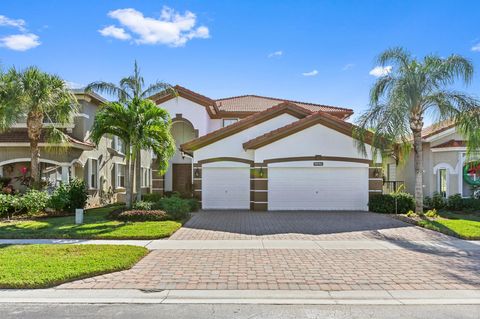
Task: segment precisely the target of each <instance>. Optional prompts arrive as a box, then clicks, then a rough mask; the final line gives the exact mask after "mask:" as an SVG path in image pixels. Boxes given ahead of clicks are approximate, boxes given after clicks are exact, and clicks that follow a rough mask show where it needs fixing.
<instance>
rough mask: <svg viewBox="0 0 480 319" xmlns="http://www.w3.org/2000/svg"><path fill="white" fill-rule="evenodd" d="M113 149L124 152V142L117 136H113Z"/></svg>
mask: <svg viewBox="0 0 480 319" xmlns="http://www.w3.org/2000/svg"><path fill="white" fill-rule="evenodd" d="M113 149H114V150H115V151H117V152H118V153H121V154H125V144H124V143H123V140H122V139H121V138H119V137H118V136H114V137H113Z"/></svg>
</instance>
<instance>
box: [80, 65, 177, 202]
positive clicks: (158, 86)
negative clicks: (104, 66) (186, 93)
mask: <svg viewBox="0 0 480 319" xmlns="http://www.w3.org/2000/svg"><path fill="white" fill-rule="evenodd" d="M144 86H145V81H144V79H143V77H142V76H141V75H140V69H139V68H138V64H137V62H136V61H135V64H134V70H133V74H132V75H130V76H128V77H125V78H122V79H121V80H120V82H119V85H116V84H114V83H110V82H103V81H99V82H93V83H90V84H89V85H87V87H86V88H85V90H86V91H95V92H97V93H100V94H102V93H103V94H107V95H113V96H115V97H116V98H117V99H118V102H119V103H121V104H125V105H128V106H129V107H130V108H132V109H140V108H141V107H140V105H141V104H142V103H143V102H144V101H145V100H147V99H148V98H149V97H150V96H152V95H155V94H169V93H172V94H176V93H175V90H174V89H173V88H172V86H170V85H169V84H167V83H164V82H158V81H157V82H155V83H153V84H151V85H149V86H148V87H147V88H146V89H144ZM157 108H158V107H157ZM132 114H133V113H132ZM162 118H163V117H162ZM141 121H142V118H141V114H140V111H138V112H137V113H136V114H135V117H132V118H131V122H134V123H135V125H137V126H136V127H137V128H138V131H142V129H141V127H140V123H141ZM168 121H169V120H168ZM157 124H158V123H157ZM168 125H169V124H168ZM132 134H133V135H132V136H131V137H130V141H131V143H130V145H131V147H132V148H133V150H132V152H131V157H132V161H133V162H134V163H135V165H134V166H135V168H134V169H132V168H131V167H130V166H129V165H127V169H128V172H129V175H130V184H129V186H130V187H132V186H133V177H134V176H135V186H136V187H135V188H136V192H137V200H140V199H141V197H142V189H141V185H140V178H141V165H140V164H141V150H142V149H146V147H147V146H146V145H147V144H148V143H146V144H145V143H142V142H141V136H139V135H138V132H134V131H132ZM135 134H136V135H135ZM120 138H122V137H120ZM164 138H166V139H167V140H172V141H173V139H172V138H171V136H170V135H168V136H166V135H165V136H164ZM122 140H123V138H122ZM157 142H158V143H160V144H161V143H162V141H157ZM124 143H125V144H127V141H126V140H124ZM167 144H168V143H166V144H165V145H167ZM154 152H155V150H154ZM157 152H158V154H156V155H157V157H158V159H159V163H160V166H161V167H160V170H165V169H166V167H163V165H164V163H165V158H163V156H167V155H169V151H168V150H163V151H160V150H159V149H157ZM171 156H173V154H171V155H169V157H168V158H166V161H167V162H168V159H170V157H171ZM134 171H135V174H134V173H133V172H134Z"/></svg>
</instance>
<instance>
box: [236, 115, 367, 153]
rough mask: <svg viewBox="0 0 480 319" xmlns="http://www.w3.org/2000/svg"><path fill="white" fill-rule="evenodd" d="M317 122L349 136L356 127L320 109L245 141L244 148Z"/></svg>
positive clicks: (259, 144)
mask: <svg viewBox="0 0 480 319" xmlns="http://www.w3.org/2000/svg"><path fill="white" fill-rule="evenodd" d="M315 124H323V125H325V126H327V127H329V128H331V129H334V130H336V131H339V132H340V133H343V134H346V135H348V136H352V134H353V129H354V127H355V126H354V125H353V124H351V123H348V122H345V121H343V120H340V119H339V118H337V117H336V116H333V115H331V114H328V113H326V112H322V111H318V112H315V113H313V114H311V115H309V116H307V117H305V118H303V119H300V120H298V121H296V122H293V123H291V124H288V125H286V126H283V127H281V128H278V129H275V130H273V131H271V132H268V133H266V134H263V135H261V136H258V137H256V138H254V139H251V140H249V141H248V142H245V143H243V148H244V149H256V148H258V147H262V146H264V145H267V144H270V143H272V142H275V141H278V140H280V139H282V138H284V137H286V136H288V135H291V134H294V133H296V132H299V131H301V130H303V129H305V128H308V127H310V126H313V125H315ZM366 140H367V142H368V141H369V138H368V137H367V139H366Z"/></svg>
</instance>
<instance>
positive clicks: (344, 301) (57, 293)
mask: <svg viewBox="0 0 480 319" xmlns="http://www.w3.org/2000/svg"><path fill="white" fill-rule="evenodd" d="M1 303H4V304H7V303H8V304H11V303H23V304H283V305H285V304H287V305H288V304H292V305H293V304H297V305H298V304H302V305H439V304H441V305H467V304H468V305H478V304H480V290H355V291H302V290H163V291H157V290H135V289H118V290H107V289H102V290H100V289H98V290H96V289H80V290H71V289H38V290H1V291H0V304H1Z"/></svg>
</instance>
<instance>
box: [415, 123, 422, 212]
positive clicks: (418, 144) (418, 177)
mask: <svg viewBox="0 0 480 319" xmlns="http://www.w3.org/2000/svg"><path fill="white" fill-rule="evenodd" d="M413 153H414V154H413V167H414V169H415V213H417V214H420V215H422V214H423V146H422V130H418V129H417V130H414V131H413Z"/></svg>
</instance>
